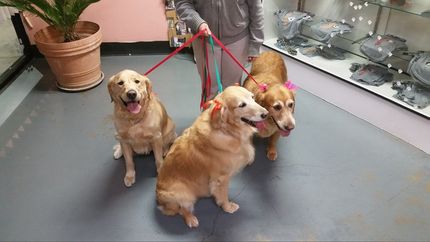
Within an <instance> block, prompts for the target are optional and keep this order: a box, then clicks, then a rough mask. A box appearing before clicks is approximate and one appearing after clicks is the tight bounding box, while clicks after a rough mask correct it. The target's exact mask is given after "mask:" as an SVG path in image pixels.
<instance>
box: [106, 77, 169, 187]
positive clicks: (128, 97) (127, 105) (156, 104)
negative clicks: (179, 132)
mask: <svg viewBox="0 0 430 242" xmlns="http://www.w3.org/2000/svg"><path fill="white" fill-rule="evenodd" d="M108 89H109V94H110V96H111V99H112V102H113V103H114V113H113V120H114V125H115V128H116V132H117V134H116V138H117V140H118V141H119V144H117V145H115V146H114V158H115V159H119V158H120V157H121V156H122V155H123V154H124V158H125V167H126V173H125V177H124V184H125V186H127V187H130V186H131V185H133V184H134V183H135V180H136V172H135V169H134V161H133V154H134V153H137V154H148V153H149V152H151V151H153V152H154V156H155V163H156V166H157V170H158V169H159V168H160V166H161V164H162V162H163V156H164V155H165V154H166V153H167V151H168V149H169V147H170V145H171V144H172V143H173V141H174V140H175V138H176V133H175V124H174V123H173V121H172V119H171V118H170V117H169V116H168V115H167V112H166V109H165V108H164V106H163V104H162V103H161V102H160V100H159V99H158V98H157V97H156V96H155V95H154V94H153V93H152V85H151V81H150V80H149V79H148V78H147V77H146V76H142V75H140V74H139V73H137V72H135V71H131V70H123V71H121V72H119V73H117V74H116V75H114V76H113V77H111V78H110V80H109V83H108Z"/></svg>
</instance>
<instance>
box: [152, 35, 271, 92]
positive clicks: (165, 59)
mask: <svg viewBox="0 0 430 242" xmlns="http://www.w3.org/2000/svg"><path fill="white" fill-rule="evenodd" d="M204 32H205V30H201V31H199V32H198V33H197V34H195V35H194V36H193V37H192V38H191V39H189V40H188V41H187V42H185V43H184V44H183V45H182V46H181V47H179V48H177V49H176V50H175V51H173V52H172V53H170V54H169V55H168V56H166V57H165V58H164V59H163V60H162V61H160V62H159V63H158V64H156V65H155V66H153V67H152V68H151V69H149V70H148V71H147V72H145V74H144V75H145V76H147V75H149V73H151V72H152V71H153V70H155V69H157V68H158V67H159V66H161V65H162V64H163V63H164V62H166V61H167V60H168V59H170V58H172V57H173V56H174V55H176V54H177V53H178V52H179V51H181V50H182V49H184V48H185V47H187V46H188V45H190V44H191V43H192V42H193V41H194V40H195V39H197V37H199V36H200V35H202V34H203V33H204ZM212 38H213V39H214V40H215V42H216V43H217V44H218V45H219V46H220V47H221V48H222V49H223V50H225V52H227V54H228V55H229V56H230V57H231V58H232V59H233V60H234V62H236V64H238V65H239V67H240V68H241V69H242V70H243V71H244V72H245V73H246V74H247V75H248V76H249V78H251V80H252V81H254V83H255V84H256V85H257V86H258V87H259V88H260V90H262V91H266V89H267V85H266V84H258V82H257V81H256V80H255V79H254V77H252V76H251V74H250V73H249V72H248V71H247V70H246V69H245V67H244V66H243V65H242V64H241V63H240V61H238V60H237V59H236V57H234V55H233V54H232V53H231V52H230V51H229V50H228V49H227V47H225V46H224V45H223V44H222V43H221V41H220V40H219V39H218V38H217V37H215V36H214V35H212Z"/></svg>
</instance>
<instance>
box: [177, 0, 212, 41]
mask: <svg viewBox="0 0 430 242" xmlns="http://www.w3.org/2000/svg"><path fill="white" fill-rule="evenodd" d="M175 5H176V12H177V13H178V15H179V18H180V19H181V20H182V21H184V22H185V23H186V24H187V26H188V27H189V28H190V29H191V32H192V33H194V34H195V33H198V32H199V31H200V30H201V29H203V28H207V30H209V27H207V24H206V21H205V20H203V19H202V17H200V14H199V13H198V12H197V11H196V9H195V6H194V4H193V0H175ZM209 33H210V30H209Z"/></svg>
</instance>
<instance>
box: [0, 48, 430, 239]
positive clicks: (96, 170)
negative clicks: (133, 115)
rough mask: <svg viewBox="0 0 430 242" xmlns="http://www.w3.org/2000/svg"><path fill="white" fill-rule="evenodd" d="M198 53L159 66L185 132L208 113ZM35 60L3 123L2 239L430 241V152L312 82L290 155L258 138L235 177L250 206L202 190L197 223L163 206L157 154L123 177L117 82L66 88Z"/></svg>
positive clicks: (127, 63)
mask: <svg viewBox="0 0 430 242" xmlns="http://www.w3.org/2000/svg"><path fill="white" fill-rule="evenodd" d="M162 57H163V56H129V57H104V58H102V62H103V63H102V64H103V70H104V72H105V74H106V77H107V78H108V77H110V76H111V75H113V74H114V73H116V72H118V71H120V70H122V69H124V68H129V69H134V70H137V71H139V72H144V71H146V70H147V69H149V67H151V66H152V65H153V64H155V63H157V62H158V61H159V60H161V58H162ZM187 58H188V59H189V57H188V56H179V57H177V58H175V59H173V60H170V61H169V62H167V63H166V64H164V65H163V66H161V67H160V68H159V69H157V70H156V71H154V72H153V73H152V74H151V75H150V78H151V79H152V82H153V85H154V88H153V89H154V90H155V91H156V92H157V93H158V95H159V97H160V98H161V100H162V101H163V102H164V103H165V106H166V108H167V110H168V112H169V113H170V115H171V117H172V118H173V120H174V121H175V122H176V124H177V131H178V132H179V133H180V132H182V130H183V129H184V128H186V127H187V126H189V125H190V124H191V122H192V121H193V120H194V118H195V117H196V116H197V115H198V114H199V107H198V105H199V89H200V85H199V81H198V78H197V73H196V70H195V66H194V64H193V62H191V61H189V60H188V59H187ZM32 64H33V65H35V66H36V67H37V68H38V69H39V70H40V71H41V72H42V73H43V74H44V75H45V76H44V77H43V78H42V80H41V81H40V82H39V83H38V84H37V85H36V87H35V88H34V89H33V90H32V91H31V92H30V94H29V95H28V96H27V97H26V98H25V99H24V100H23V102H22V103H21V105H20V106H19V107H18V108H17V109H16V110H15V112H13V113H12V115H11V116H10V117H9V119H7V120H6V122H5V123H4V124H3V125H2V126H1V127H0V166H1V168H0V204H1V206H0V240H7V241H28V240H42V241H48V240H49V241H53V240H54V241H72V240H79V241H82V240H93V241H94V240H103V241H106V240H109V241H122V240H127V241H131V240H150V241H173V240H182V241H194V240H198V241H202V240H207V241H215V240H217V241H218V240H228V241H233V240H235V241H237V240H241V241H279V240H289V241H293V240H294V241H296V240H325V241H327V240H330V241H332V240H340V241H345V240H355V241H357V240H361V241H363V240H377V241H388V240H401V241H418V240H427V241H428V240H430V230H429V228H430V157H429V156H428V155H426V154H425V153H423V152H421V151H420V150H418V149H416V148H414V147H412V146H410V145H408V144H406V143H404V142H402V141H401V140H398V139H397V138H395V137H393V136H391V135H390V134H388V133H386V132H384V131H382V130H380V129H378V128H375V127H374V126H372V125H369V124H368V123H366V122H365V121H362V120H360V119H358V118H356V117H354V116H352V115H350V114H348V113H346V112H344V111H342V110H340V109H338V108H336V107H334V106H332V105H330V104H328V103H326V102H324V101H322V100H321V99H319V98H318V97H315V96H313V95H311V94H309V93H307V92H305V91H303V90H299V91H298V96H297V108H296V120H297V128H296V130H295V131H294V132H293V133H292V134H291V136H290V137H288V138H286V139H282V140H281V142H280V143H279V150H280V155H279V158H278V160H277V161H275V162H271V161H269V160H267V159H266V158H265V155H264V143H263V141H261V140H258V139H256V141H255V143H256V149H257V152H256V161H255V163H254V164H253V165H252V166H250V167H247V168H245V169H244V170H243V171H242V172H241V173H240V174H238V175H237V176H236V177H235V178H234V179H233V182H232V184H231V188H230V196H231V197H232V198H233V200H234V201H236V202H237V203H238V204H240V206H241V207H240V209H239V211H238V212H237V213H235V214H233V215H230V214H226V213H224V212H222V211H221V209H220V208H218V207H217V206H216V205H215V204H214V202H213V201H212V200H211V199H203V200H200V201H199V202H198V203H197V205H196V211H195V212H196V215H197V216H198V217H199V219H200V227H199V228H198V229H194V230H190V229H188V228H187V227H186V226H185V224H184V223H183V221H182V219H181V218H180V217H166V216H163V215H161V214H160V212H159V211H158V210H157V209H156V203H155V199H154V197H155V196H154V195H155V194H154V186H155V181H156V176H155V175H156V173H155V165H154V162H153V156H152V155H151V156H146V157H142V156H141V157H138V158H137V159H136V160H137V182H136V184H135V185H134V186H133V187H132V188H130V189H127V188H125V187H124V186H123V184H122V177H123V175H124V169H123V163H122V161H116V160H113V158H112V145H113V144H114V143H115V140H114V136H113V133H114V130H113V126H112V121H111V112H112V105H111V103H110V100H109V95H108V93H107V88H106V83H107V82H106V81H104V82H103V83H102V84H101V85H100V86H98V87H96V88H94V89H92V90H89V91H86V92H82V93H64V92H60V91H58V90H57V89H56V88H55V85H54V83H53V77H52V75H51V74H49V71H48V70H47V67H46V64H45V63H44V61H43V60H36V61H33V63H32ZM381 101H383V100H381ZM405 125H407V124H405Z"/></svg>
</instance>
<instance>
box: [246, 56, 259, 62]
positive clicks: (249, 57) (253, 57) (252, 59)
mask: <svg viewBox="0 0 430 242" xmlns="http://www.w3.org/2000/svg"><path fill="white" fill-rule="evenodd" d="M255 59H257V56H248V62H253V61H254V60H255Z"/></svg>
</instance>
